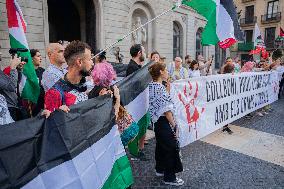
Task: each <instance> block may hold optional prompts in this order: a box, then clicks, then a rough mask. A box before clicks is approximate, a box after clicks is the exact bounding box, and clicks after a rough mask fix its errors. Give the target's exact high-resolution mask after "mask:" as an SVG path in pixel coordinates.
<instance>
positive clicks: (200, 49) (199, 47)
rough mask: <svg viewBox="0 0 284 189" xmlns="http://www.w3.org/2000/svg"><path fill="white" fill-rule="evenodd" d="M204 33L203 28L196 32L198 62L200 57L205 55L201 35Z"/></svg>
mask: <svg viewBox="0 0 284 189" xmlns="http://www.w3.org/2000/svg"><path fill="white" fill-rule="evenodd" d="M202 32H203V28H198V30H197V32H196V60H197V57H198V55H203V46H202V44H201V34H202Z"/></svg>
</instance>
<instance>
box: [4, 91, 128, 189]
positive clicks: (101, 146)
mask: <svg viewBox="0 0 284 189" xmlns="http://www.w3.org/2000/svg"><path fill="white" fill-rule="evenodd" d="M0 135H1V138H0V162H1V163H0V188H1V189H6V188H7V189H8V188H24V189H53V188H58V189H63V188H76V189H96V188H104V189H122V188H127V187H128V186H130V185H131V184H132V183H133V177H132V171H131V167H130V164H129V161H128V158H127V156H126V154H125V150H124V147H123V145H122V142H121V139H120V134H119V131H118V129H117V126H116V125H115V124H114V114H113V100H112V98H110V96H102V97H98V98H96V99H91V100H88V101H87V102H83V103H81V104H77V105H74V106H72V107H71V111H70V113H67V114H66V113H63V112H61V111H55V112H54V113H52V115H51V116H50V117H49V118H48V119H46V120H45V119H44V118H39V117H36V118H32V119H27V120H23V121H19V122H15V123H13V124H10V125H7V126H2V127H0Z"/></svg>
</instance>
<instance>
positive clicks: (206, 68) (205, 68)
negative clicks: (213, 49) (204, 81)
mask: <svg viewBox="0 0 284 189" xmlns="http://www.w3.org/2000/svg"><path fill="white" fill-rule="evenodd" d="M197 61H198V65H199V70H200V74H201V76H207V75H212V68H211V64H212V59H211V58H210V59H209V60H208V61H207V62H205V59H204V57H203V56H202V55H198V57H197Z"/></svg>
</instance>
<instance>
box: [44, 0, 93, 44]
mask: <svg viewBox="0 0 284 189" xmlns="http://www.w3.org/2000/svg"><path fill="white" fill-rule="evenodd" d="M47 5H48V23H49V42H57V41H59V40H67V41H73V40H82V41H85V42H87V43H88V44H89V45H90V46H91V47H92V49H96V11H95V6H94V3H93V0H84V1H76V0H60V1H58V0H48V1H47Z"/></svg>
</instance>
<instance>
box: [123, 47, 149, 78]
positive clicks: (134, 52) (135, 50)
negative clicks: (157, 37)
mask: <svg viewBox="0 0 284 189" xmlns="http://www.w3.org/2000/svg"><path fill="white" fill-rule="evenodd" d="M130 55H131V57H132V58H131V60H130V62H129V64H128V67H127V69H126V76H129V75H130V74H132V73H134V72H136V71H137V70H139V69H140V68H142V65H143V63H144V61H145V58H146V55H145V49H144V47H143V46H142V45H141V44H135V45H133V46H132V47H131V48H130Z"/></svg>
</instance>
